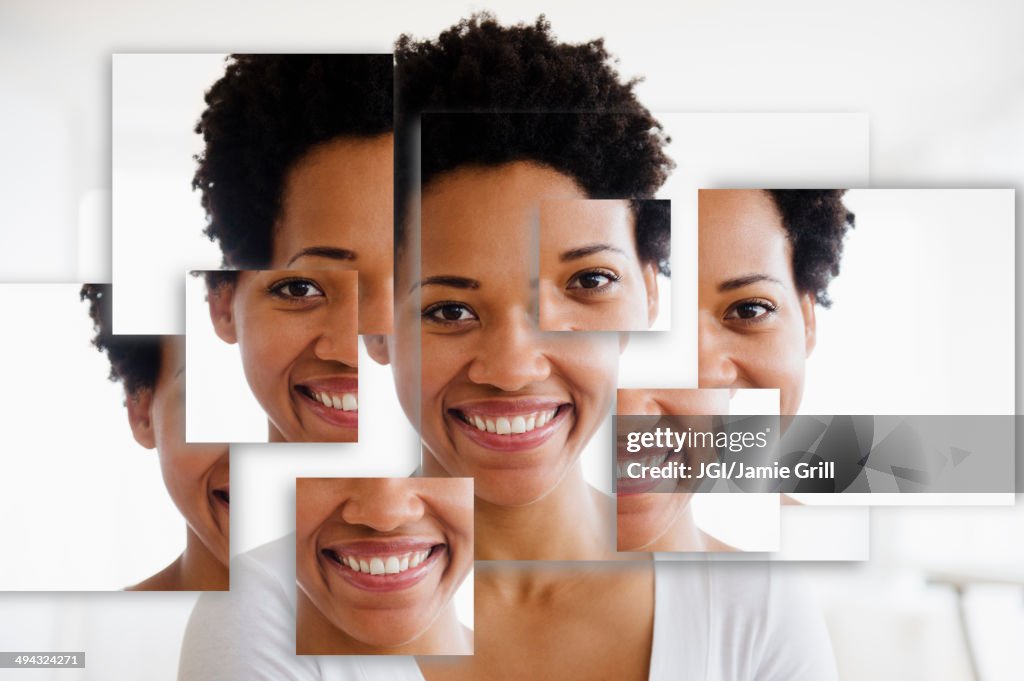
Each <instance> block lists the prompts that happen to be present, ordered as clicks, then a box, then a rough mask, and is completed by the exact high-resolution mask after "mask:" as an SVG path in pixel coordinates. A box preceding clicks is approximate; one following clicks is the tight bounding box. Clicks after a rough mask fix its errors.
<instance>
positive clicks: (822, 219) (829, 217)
mask: <svg viewBox="0 0 1024 681" xmlns="http://www.w3.org/2000/svg"><path fill="white" fill-rule="evenodd" d="M766 191H767V192H768V194H769V195H770V196H771V197H772V200H773V201H774V202H775V206H776V208H778V209H779V213H780V214H781V215H782V226H783V227H784V228H785V230H786V235H787V236H788V238H789V243H790V244H791V246H792V248H793V276H794V278H795V279H796V287H797V290H799V291H801V292H803V293H811V294H813V295H814V299H815V301H816V302H817V303H818V304H819V305H821V306H822V307H831V305H832V300H831V299H830V298H829V297H828V285H829V282H830V281H832V278H833V277H835V276H836V275H838V274H839V261H840V259H841V258H842V256H843V239H844V238H845V236H846V233H847V232H848V231H849V230H850V229H852V228H853V224H854V215H853V213H852V212H850V211H849V209H847V208H846V206H845V205H843V194H845V193H846V190H845V189H768V190H766Z"/></svg>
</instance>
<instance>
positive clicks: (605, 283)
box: [566, 270, 619, 293]
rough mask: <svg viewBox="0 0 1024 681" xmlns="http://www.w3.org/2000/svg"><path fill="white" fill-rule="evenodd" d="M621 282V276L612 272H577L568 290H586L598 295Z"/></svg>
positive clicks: (570, 281)
mask: <svg viewBox="0 0 1024 681" xmlns="http://www.w3.org/2000/svg"><path fill="white" fill-rule="evenodd" d="M618 280H619V275H617V274H615V273H614V272H612V271H611V270H586V271H584V272H577V273H576V274H574V275H572V278H570V279H569V283H568V284H567V285H566V288H567V289H577V290H585V291H588V292H593V293H597V292H598V291H600V290H602V289H605V288H607V287H609V286H611V285H612V284H614V283H615V282H617V281H618Z"/></svg>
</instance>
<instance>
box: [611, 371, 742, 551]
mask: <svg viewBox="0 0 1024 681" xmlns="http://www.w3.org/2000/svg"><path fill="white" fill-rule="evenodd" d="M616 413H618V414H619V415H622V416H721V415H725V414H728V413H729V391H728V390H682V389H669V390H638V389H629V390H625V389H624V390H619V391H618V400H617V404H616ZM687 423H688V424H689V425H692V426H694V428H695V429H700V430H704V428H697V426H698V423H699V421H697V422H693V421H691V420H689V419H688V420H687ZM708 425H710V419H709V420H708ZM674 429H675V430H681V428H680V426H679V424H678V423H676V427H675V428H674ZM707 455H708V452H691V451H686V450H684V452H683V461H684V463H686V464H688V465H690V466H693V467H694V468H696V467H697V465H698V462H699V460H706V459H707ZM666 456H667V457H672V456H675V455H671V454H668V455H664V454H663V455H662V456H661V457H660V458H659V459H658V460H651V459H652V458H653V457H651V456H648V457H645V459H644V463H646V464H648V465H654V466H658V465H661V464H662V463H663V461H664V459H665V457H666ZM628 460H629V457H628V456H625V457H624V456H623V455H621V453H620V455H619V459H618V462H617V463H619V464H620V466H622V465H624V464H625V463H626V462H627V461H628ZM623 482H625V483H626V484H627V485H628V481H624V480H622V478H621V476H620V481H619V484H618V485H617V492H618V493H617V494H616V502H617V525H618V534H617V546H618V550H619V551H652V550H673V549H678V548H679V547H678V546H673V545H672V543H671V542H672V539H673V538H672V536H671V535H672V534H673V530H677V529H682V530H692V529H694V528H678V527H677V523H678V522H679V521H680V518H681V516H682V514H683V511H684V509H685V508H686V507H687V505H688V504H689V503H690V493H688V492H672V491H669V492H646V493H635V492H629V491H625V490H626V489H628V488H624V487H623ZM644 484H645V485H646V486H647V487H650V482H647V481H644ZM672 487H674V485H673V486H672ZM670 489H671V488H670ZM666 542H668V543H666Z"/></svg>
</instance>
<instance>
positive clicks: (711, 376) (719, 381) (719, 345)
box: [697, 320, 740, 388]
mask: <svg viewBox="0 0 1024 681" xmlns="http://www.w3.org/2000/svg"><path fill="white" fill-rule="evenodd" d="M698 327H699V328H698V333H697V381H698V385H699V386H700V387H701V388H730V387H732V386H734V385H736V383H737V382H738V381H739V377H740V372H739V367H738V366H737V365H736V358H735V357H734V353H733V352H732V349H731V348H730V344H729V341H728V339H727V338H726V337H725V333H724V332H723V331H722V330H719V329H715V327H714V324H713V323H711V322H705V321H704V320H701V321H700V322H699V324H698Z"/></svg>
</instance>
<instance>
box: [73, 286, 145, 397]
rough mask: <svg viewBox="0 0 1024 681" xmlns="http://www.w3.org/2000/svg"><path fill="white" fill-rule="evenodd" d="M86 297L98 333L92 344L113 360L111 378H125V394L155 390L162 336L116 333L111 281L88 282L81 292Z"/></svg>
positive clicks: (119, 379)
mask: <svg viewBox="0 0 1024 681" xmlns="http://www.w3.org/2000/svg"><path fill="white" fill-rule="evenodd" d="M79 295H80V297H81V299H82V300H88V301H89V316H90V317H92V323H93V327H94V328H95V330H96V336H95V337H94V338H93V339H92V344H93V345H95V346H96V349H98V350H99V351H100V352H105V353H107V358H108V359H109V360H110V380H111V381H121V383H123V384H124V391H125V394H127V395H129V396H131V395H135V394H137V393H138V392H139V391H141V390H147V389H148V390H152V389H153V388H154V387H156V379H157V376H158V375H159V374H160V362H161V361H162V354H161V351H160V338H161V337H160V336H129V335H116V336H115V335H114V333H113V327H112V324H111V314H110V302H111V298H110V296H111V286H110V284H84V285H83V286H82V290H81V291H80V292H79Z"/></svg>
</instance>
